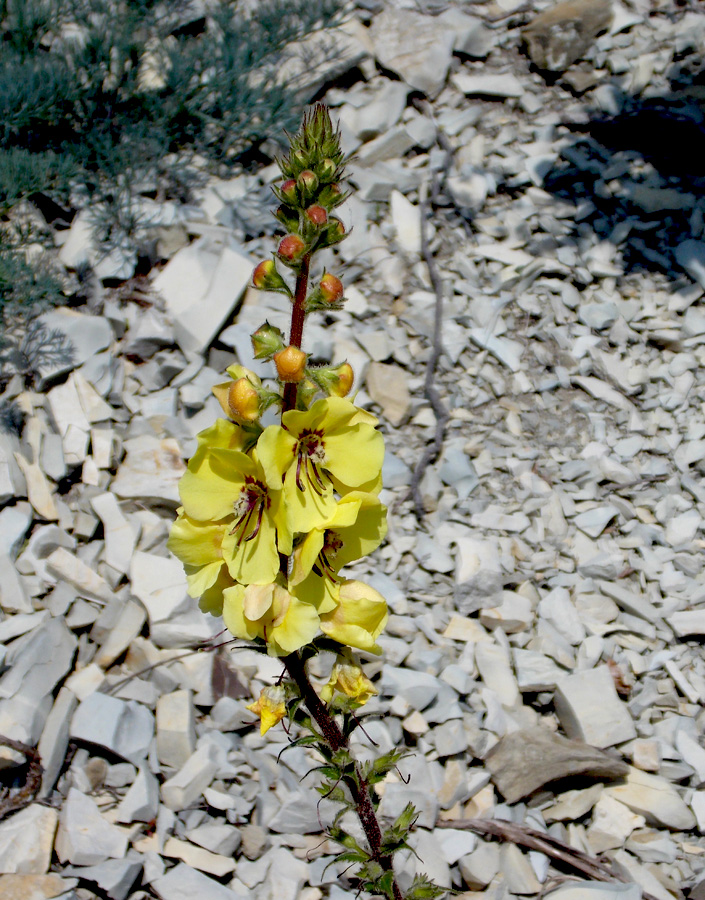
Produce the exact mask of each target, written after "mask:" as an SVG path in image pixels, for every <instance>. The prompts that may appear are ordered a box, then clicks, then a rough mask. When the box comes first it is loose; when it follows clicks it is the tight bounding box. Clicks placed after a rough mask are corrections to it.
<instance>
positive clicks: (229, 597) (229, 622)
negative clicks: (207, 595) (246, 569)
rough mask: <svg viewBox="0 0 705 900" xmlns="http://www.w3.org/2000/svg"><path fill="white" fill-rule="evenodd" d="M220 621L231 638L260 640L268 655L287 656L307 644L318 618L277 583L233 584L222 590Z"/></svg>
mask: <svg viewBox="0 0 705 900" xmlns="http://www.w3.org/2000/svg"><path fill="white" fill-rule="evenodd" d="M223 599H224V603H223V621H224V622H225V625H226V627H227V628H228V630H229V631H230V632H231V633H232V634H234V635H235V637H239V638H243V639H244V640H254V639H255V638H262V640H264V641H266V643H267V652H268V653H269V655H270V656H287V655H288V654H289V653H293V652H294V651H295V650H299V649H301V647H303V646H305V645H306V644H310V643H311V641H312V640H313V638H314V637H315V636H316V633H317V632H318V622H319V617H318V613H317V611H316V609H315V608H314V607H313V606H312V605H311V604H310V603H304V602H303V601H302V600H299V598H298V597H294V596H293V595H292V594H290V593H289V592H288V591H287V589H286V588H285V587H283V586H282V585H281V584H277V583H272V584H249V585H247V587H245V586H244V585H241V584H236V585H234V586H233V587H231V588H226V590H224V591H223Z"/></svg>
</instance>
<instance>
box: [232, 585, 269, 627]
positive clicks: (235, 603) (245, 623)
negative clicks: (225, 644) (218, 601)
mask: <svg viewBox="0 0 705 900" xmlns="http://www.w3.org/2000/svg"><path fill="white" fill-rule="evenodd" d="M244 594H245V588H244V586H243V585H241V584H236V585H234V586H233V587H231V588H226V589H225V590H224V591H223V622H224V623H225V627H226V628H227V629H228V631H229V632H230V633H231V634H233V635H234V636H235V637H238V638H242V639H243V640H246V641H252V640H254V639H255V638H256V637H262V636H263V635H262V634H261V633H260V627H259V625H258V623H257V622H251V621H250V620H249V619H247V618H246V617H245V612H244V608H243V599H244Z"/></svg>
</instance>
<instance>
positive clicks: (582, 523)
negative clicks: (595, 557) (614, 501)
mask: <svg viewBox="0 0 705 900" xmlns="http://www.w3.org/2000/svg"><path fill="white" fill-rule="evenodd" d="M617 515H619V510H618V509H617V507H616V506H596V507H595V508H594V509H589V510H587V511H586V512H582V513H579V515H577V516H575V518H574V519H573V522H574V523H575V525H577V527H578V528H579V529H580V530H581V531H584V532H585V534H587V535H588V537H591V538H597V537H599V536H600V535H601V534H602V532H603V531H604V530H605V528H606V527H607V525H608V524H609V523H610V522H611V521H612V519H614V517H615V516H617Z"/></svg>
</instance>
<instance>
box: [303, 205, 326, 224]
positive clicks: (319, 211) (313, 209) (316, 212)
mask: <svg viewBox="0 0 705 900" xmlns="http://www.w3.org/2000/svg"><path fill="white" fill-rule="evenodd" d="M306 218H307V219H308V220H309V222H313V224H314V225H325V224H326V222H327V221H328V213H327V212H326V211H325V209H324V208H323V207H322V206H318V205H315V206H309V208H308V209H307V210H306Z"/></svg>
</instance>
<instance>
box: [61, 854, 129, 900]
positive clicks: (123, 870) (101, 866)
mask: <svg viewBox="0 0 705 900" xmlns="http://www.w3.org/2000/svg"><path fill="white" fill-rule="evenodd" d="M67 871H68V873H69V874H70V875H78V876H79V877H80V878H82V879H83V880H84V881H89V882H91V883H92V884H96V885H98V887H99V888H100V890H101V891H102V892H103V893H105V895H106V896H107V897H108V898H109V900H126V898H127V897H128V895H129V894H130V893H131V891H132V888H133V887H135V882H136V881H137V879H138V878H139V877H140V875H141V874H142V861H141V859H139V858H132V859H130V858H127V859H106V860H105V862H102V863H98V865H95V866H82V867H81V868H80V869H72V868H68V869H67Z"/></svg>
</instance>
